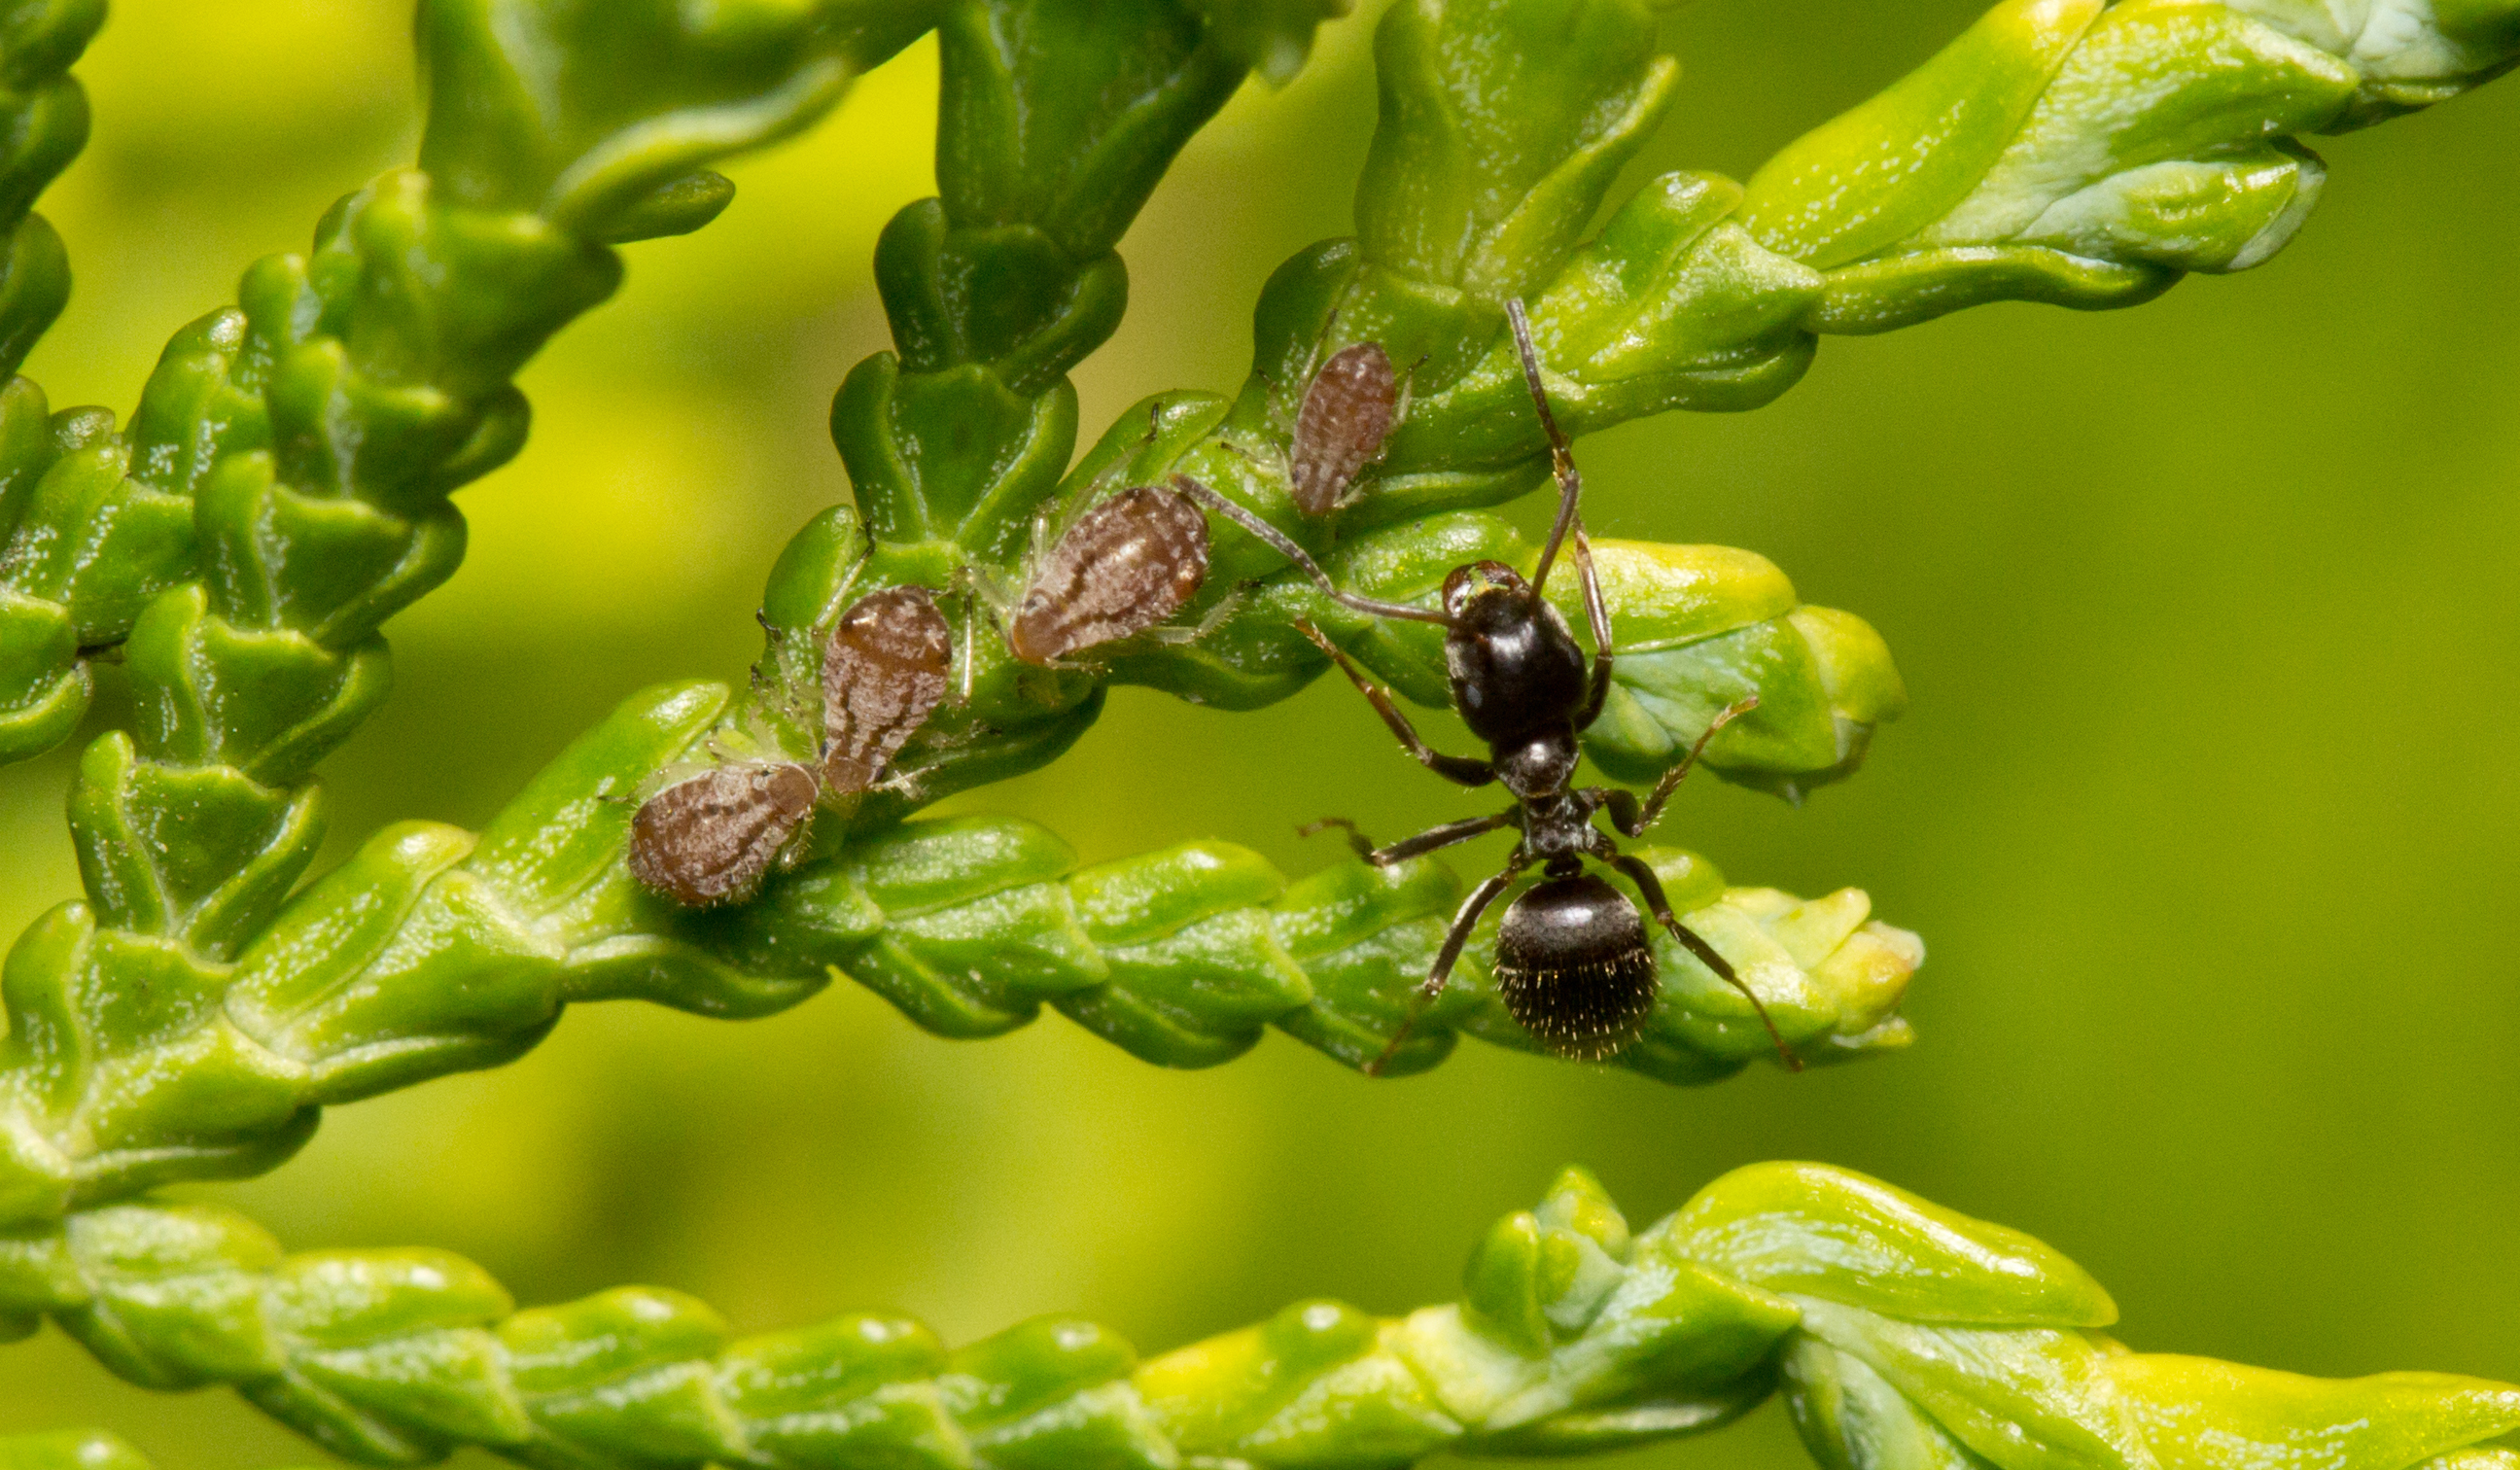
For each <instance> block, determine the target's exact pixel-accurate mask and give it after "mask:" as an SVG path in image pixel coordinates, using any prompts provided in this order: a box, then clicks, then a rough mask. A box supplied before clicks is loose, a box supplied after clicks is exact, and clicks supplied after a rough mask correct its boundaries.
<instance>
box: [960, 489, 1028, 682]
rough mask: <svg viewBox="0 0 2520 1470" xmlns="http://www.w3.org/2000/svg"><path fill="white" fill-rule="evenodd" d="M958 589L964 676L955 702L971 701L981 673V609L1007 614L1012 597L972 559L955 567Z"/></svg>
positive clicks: (993, 613)
mask: <svg viewBox="0 0 2520 1470" xmlns="http://www.w3.org/2000/svg"><path fill="white" fill-rule="evenodd" d="M1040 528H1041V522H1040V521H1039V520H1038V519H1036V520H1035V521H1034V522H1033V529H1034V531H1035V532H1036V534H1037V533H1038V532H1039V531H1040ZM954 591H955V593H956V594H957V595H959V596H960V597H961V598H962V600H963V656H962V658H961V660H960V662H961V663H962V665H963V680H962V687H961V689H960V690H958V691H957V693H956V696H955V700H954V702H955V703H957V704H968V703H970V702H971V681H972V680H973V679H974V678H975V677H977V676H976V670H977V668H978V666H979V651H980V614H981V609H982V608H983V607H985V608H986V609H987V610H988V614H989V616H990V617H991V618H992V619H996V618H1000V617H1003V616H1004V615H1005V613H1006V609H1007V602H1008V601H1009V599H1008V597H1007V590H1006V587H1005V585H1004V584H1003V583H1001V582H1000V581H999V580H998V579H997V577H996V576H995V575H994V574H993V573H991V572H989V571H988V570H986V569H984V568H982V567H980V566H977V565H975V564H973V563H971V562H968V561H966V562H964V563H963V564H962V565H960V566H958V567H956V568H954Z"/></svg>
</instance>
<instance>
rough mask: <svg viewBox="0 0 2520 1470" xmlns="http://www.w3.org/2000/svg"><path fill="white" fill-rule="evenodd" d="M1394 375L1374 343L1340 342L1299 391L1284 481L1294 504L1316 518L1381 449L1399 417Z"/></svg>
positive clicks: (1333, 507) (1385, 355) (1334, 504)
mask: <svg viewBox="0 0 2520 1470" xmlns="http://www.w3.org/2000/svg"><path fill="white" fill-rule="evenodd" d="M1399 411H1400V379H1399V377H1398V375H1396V374H1394V373H1393V372H1392V371H1391V357H1390V355H1389V354H1388V353H1386V352H1384V351H1383V350H1382V344H1381V343H1380V342H1358V343H1356V344H1355V345H1353V346H1349V347H1342V348H1340V349H1339V350H1338V351H1337V352H1336V353H1334V354H1332V355H1331V357H1330V360H1329V361H1328V362H1326V363H1324V364H1322V370H1321V371H1320V372H1319V373H1316V374H1314V375H1313V383H1312V386H1311V387H1309V388H1306V389H1305V390H1304V403H1303V407H1301V408H1299V409H1297V410H1296V411H1295V439H1294V443H1293V444H1292V445H1291V446H1290V447H1288V449H1287V451H1286V483H1287V487H1288V489H1289V490H1290V491H1291V492H1292V493H1293V495H1294V498H1295V509H1296V510H1298V511H1301V512H1304V513H1305V514H1306V515H1309V516H1313V517H1314V518H1316V519H1318V518H1320V517H1321V516H1324V515H1328V514H1329V513H1330V512H1332V511H1335V510H1337V509H1338V508H1339V502H1340V501H1341V500H1342V499H1343V498H1344V497H1345V496H1346V495H1347V487H1348V486H1349V485H1350V484H1351V483H1353V482H1354V481H1355V479H1356V477H1357V475H1358V474H1360V473H1362V472H1363V471H1364V469H1365V467H1366V466H1368V465H1371V464H1373V461H1374V460H1375V458H1376V457H1378V456H1379V455H1380V454H1381V453H1382V441H1383V440H1384V439H1386V438H1389V437H1390V435H1391V425H1392V422H1393V421H1394V420H1395V419H1397V418H1398V417H1399Z"/></svg>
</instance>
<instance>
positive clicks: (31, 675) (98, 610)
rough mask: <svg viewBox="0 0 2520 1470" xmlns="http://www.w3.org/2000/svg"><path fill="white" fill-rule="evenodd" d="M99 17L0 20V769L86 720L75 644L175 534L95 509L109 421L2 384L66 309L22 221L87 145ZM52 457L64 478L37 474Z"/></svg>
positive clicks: (32, 218) (21, 385)
mask: <svg viewBox="0 0 2520 1470" xmlns="http://www.w3.org/2000/svg"><path fill="white" fill-rule="evenodd" d="M104 20H105V4H104V0H54V3H48V4H21V5H15V6H11V7H10V8H9V9H8V10H7V11H6V13H5V14H0V136H5V137H6V139H7V147H6V149H5V152H0V236H5V241H6V243H5V245H0V379H6V383H5V385H0V764H5V763H6V762H8V761H10V760H15V759H20V758H22V757H24V756H27V755H31V754H34V753H36V752H38V751H41V750H47V749H50V748H51V747H52V746H54V745H56V744H58V743H60V742H61V741H62V740H64V739H66V738H67V737H68V735H69V733H70V731H71V730H72V729H73V728H75V727H76V726H77V724H78V721H79V716H80V715H81V714H83V713H84V712H85V711H86V709H87V700H88V675H87V669H86V665H85V664H83V663H82V662H81V661H80V656H79V655H80V648H81V646H82V645H83V644H86V643H90V642H94V641H98V640H99V636H100V633H101V631H102V630H103V628H105V627H106V626H108V625H111V624H112V623H114V622H115V621H116V620H117V619H119V618H122V617H125V616H127V615H128V613H127V608H128V606H129V604H130V602H131V601H132V599H133V598H134V596H135V595H136V590H135V589H134V588H132V587H131V586H129V585H127V581H128V579H127V574H126V573H125V571H124V569H123V566H122V563H123V562H124V561H125V560H126V559H129V558H133V557H138V558H142V559H146V558H147V557H148V556H149V555H150V551H151V549H152V547H153V546H154V545H156V544H158V543H160V542H163V541H165V540H167V539H169V538H180V537H181V536H182V534H183V526H182V521H183V516H182V514H181V512H180V511H177V512H169V511H168V510H167V509H166V508H164V507H162V506H159V505H158V504H156V503H155V502H152V501H149V500H147V499H146V498H142V499H139V500H134V501H132V502H130V503H129V504H127V505H125V506H122V507H118V508H114V509H112V510H110V509H108V508H107V507H105V506H101V505H99V504H97V498H98V492H99V491H100V489H101V488H102V487H104V486H107V485H111V484H112V483H113V482H114V481H115V479H116V478H117V476H116V475H115V474H114V473H113V471H112V468H111V467H110V466H107V465H105V464H103V463H102V462H103V461H106V460H110V459H111V458H112V456H111V454H110V453H108V454H107V455H104V456H99V455H98V454H97V453H96V452H95V449H94V447H93V444H92V441H94V440H97V439H98V438H100V437H103V438H108V439H110V438H111V437H112V427H113V424H112V416H111V415H106V414H101V413H99V412H98V411H96V410H84V411H80V410H73V411H71V412H70V413H67V414H65V415H62V416H61V417H60V418H59V419H56V418H55V417H54V416H53V414H52V411H51V407H50V405H48V404H47V403H46V402H45V399H44V390H43V389H42V388H40V387H37V386H36V385H35V384H34V383H33V382H32V381H30V380H28V379H23V378H20V377H17V376H15V375H16V374H17V371H18V365H19V364H20V363H22V362H24V361H25V360H26V354H27V353H28V352H29V351H31V350H33V348H34V345H35V343H36V341H37V339H39V338H40V337H42V335H43V334H44V332H45V330H46V329H47V328H49V327H51V326H52V325H53V320H54V318H56V317H58V316H60V315H61V312H62V308H63V306H65V305H66V304H67V303H68V301H69V292H70V268H69V257H68V255H67V253H66V252H65V251H64V250H63V248H62V241H61V237H60V236H59V235H57V234H55V233H54V232H53V227H52V226H51V225H49V224H47V223H45V221H44V217H43V216H42V215H40V214H35V213H32V212H30V211H31V209H32V208H33V205H34V202H35V199H36V196H38V195H40V194H42V193H43V191H44V188H45V186H47V185H49V184H50V183H51V182H52V181H53V178H54V176H55V175H57V174H58V173H60V172H61V170H62V169H63V168H64V167H66V166H67V164H68V163H69V161H70V159H71V158H72V157H74V156H76V155H77V153H78V151H79V149H80V148H82V147H84V146H85V145H86V143H87V129H88V111H87V94H86V93H85V92H84V91H83V90H81V89H80V87H79V84H78V82H77V80H76V79H75V78H73V77H70V76H68V75H67V74H66V73H67V70H68V68H69V67H70V66H71V64H72V63H74V62H76V61H77V60H78V58H79V56H80V54H81V53H82V52H83V51H85V50H86V49H87V43H88V40H89V38H90V37H91V36H93V35H94V34H95V33H96V29H97V27H98V26H99V25H100V24H102V23H103V22H104ZM100 420H102V422H101V423H100V422H99V421H100ZM64 460H67V461H70V462H71V463H72V465H73V467H75V468H71V469H70V470H68V471H66V472H65V474H64V475H63V476H62V477H61V478H60V479H58V480H56V479H52V478H48V476H47V471H48V470H50V469H52V468H55V466H56V465H57V464H59V463H61V462H62V461H64ZM117 512H118V513H117ZM81 539H84V540H85V541H86V542H87V543H88V544H87V545H84V546H82V545H79V544H77V542H78V541H79V540H81Z"/></svg>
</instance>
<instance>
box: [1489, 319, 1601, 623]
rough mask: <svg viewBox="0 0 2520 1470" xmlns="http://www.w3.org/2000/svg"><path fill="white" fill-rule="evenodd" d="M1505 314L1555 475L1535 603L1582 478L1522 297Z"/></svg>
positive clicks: (1571, 519) (1534, 581) (1535, 573)
mask: <svg viewBox="0 0 2520 1470" xmlns="http://www.w3.org/2000/svg"><path fill="white" fill-rule="evenodd" d="M1505 314H1506V320H1507V321H1508V322H1509V323H1511V324H1512V326H1513V345H1514V350H1515V351H1517V352H1519V353H1521V354H1522V380H1523V382H1524V383H1525V384H1527V385H1528V386H1529V387H1530V389H1531V406H1532V407H1533V408H1534V409H1537V410H1538V411H1539V413H1540V428H1541V431H1542V432H1543V433H1545V434H1547V435H1548V436H1549V466H1550V468H1551V469H1552V470H1553V471H1554V472H1555V474H1556V476H1557V519H1556V520H1555V521H1554V522H1553V523H1552V524H1551V526H1550V527H1549V544H1548V545H1546V546H1544V547H1542V548H1541V549H1540V564H1539V565H1538V566H1535V567H1533V568H1532V571H1531V599H1532V601H1535V602H1536V601H1540V589H1541V588H1542V587H1543V586H1545V585H1546V584H1547V583H1548V581H1549V568H1550V567H1551V565H1553V563H1554V562H1555V561H1556V560H1557V549H1558V548H1559V547H1561V546H1563V545H1565V543H1566V533H1567V532H1568V531H1570V530H1572V529H1573V528H1574V525H1575V502H1576V499H1577V498H1578V497H1579V496H1581V495H1582V494H1583V493H1584V477H1583V476H1582V475H1580V474H1577V473H1576V472H1575V451H1574V448H1573V446H1571V445H1569V444H1568V443H1567V442H1566V434H1565V431H1564V430H1562V429H1560V428H1559V427H1558V426H1557V416H1556V415H1555V414H1553V413H1551V412H1550V411H1549V390H1548V389H1547V388H1545V387H1543V386H1542V385H1541V382H1540V353H1539V352H1538V350H1537V349H1535V348H1534V347H1533V346H1532V345H1531V319H1530V318H1529V317H1527V316H1525V315H1524V314H1523V310H1522V298H1521V297H1519V296H1516V297H1513V298H1511V299H1509V300H1508V301H1507V302H1506V303H1505Z"/></svg>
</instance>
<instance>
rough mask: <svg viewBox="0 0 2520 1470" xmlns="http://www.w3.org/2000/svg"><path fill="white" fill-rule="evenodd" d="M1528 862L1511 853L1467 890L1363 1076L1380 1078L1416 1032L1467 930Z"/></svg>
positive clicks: (1467, 935)
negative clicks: (1421, 978)
mask: <svg viewBox="0 0 2520 1470" xmlns="http://www.w3.org/2000/svg"><path fill="white" fill-rule="evenodd" d="M1530 862H1531V860H1530V859H1529V858H1526V857H1524V856H1523V855H1522V854H1521V853H1520V852H1519V851H1517V852H1515V853H1514V855H1513V856H1512V857H1511V858H1508V859H1507V860H1506V865H1505V870H1504V871H1503V872H1500V873H1498V874H1497V875H1495V876H1494V877H1492V878H1489V879H1488V880H1487V881H1486V882H1484V883H1481V884H1480V885H1479V886H1477V887H1476V888H1473V889H1471V890H1470V896H1469V897H1468V898H1465V899H1463V900H1462V907H1461V911H1460V912H1459V913H1455V914H1454V915H1453V927H1452V928H1450V929H1448V930H1446V931H1445V933H1444V947H1443V948H1442V949H1440V950H1437V951H1436V952H1435V962H1434V963H1433V964H1431V965H1429V966H1427V967H1426V980H1425V983H1424V984H1422V985H1420V986H1418V989H1417V992H1416V994H1415V995H1414V997H1413V998H1412V999H1411V1001H1410V1002H1409V1014H1408V1016H1407V1017H1406V1018H1404V1019H1403V1020H1402V1021H1401V1023H1400V1029H1399V1030H1398V1031H1396V1032H1394V1033H1392V1037H1391V1045H1389V1046H1387V1047H1383V1048H1382V1054H1381V1055H1380V1056H1377V1057H1375V1058H1374V1059H1373V1060H1372V1061H1370V1062H1367V1063H1366V1064H1365V1075H1366V1076H1368V1077H1380V1076H1381V1075H1382V1069H1383V1068H1385V1067H1387V1066H1389V1065H1391V1058H1393V1057H1394V1056H1397V1055H1399V1054H1400V1047H1401V1044H1402V1043H1403V1042H1406V1041H1408V1040H1409V1033H1411V1032H1412V1031H1415V1030H1417V1029H1418V1019H1419V1018H1420V1017H1422V1016H1424V1015H1425V1014H1426V1007H1427V1006H1429V1005H1432V1004H1434V1003H1435V998H1436V997H1438V996H1440V995H1442V994H1443V993H1444V984H1445V982H1446V981H1448V980H1451V979H1452V978H1453V966H1454V965H1456V964H1458V963H1460V962H1461V958H1462V948H1463V946H1464V945H1466V944H1468V943H1469V942H1470V931H1471V930H1472V929H1475V928H1477V927H1478V923H1479V915H1480V914H1482V913H1486V912H1487V909H1488V905H1490V904H1493V903H1495V902H1496V901H1497V895H1498V894H1501V893H1503V892H1505V890H1506V885H1507V884H1508V883H1511V882H1512V881H1513V880H1514V877H1515V876H1516V875H1517V874H1519V873H1520V872H1521V871H1522V870H1523V869H1524V868H1525V867H1527V866H1529V865H1530Z"/></svg>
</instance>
